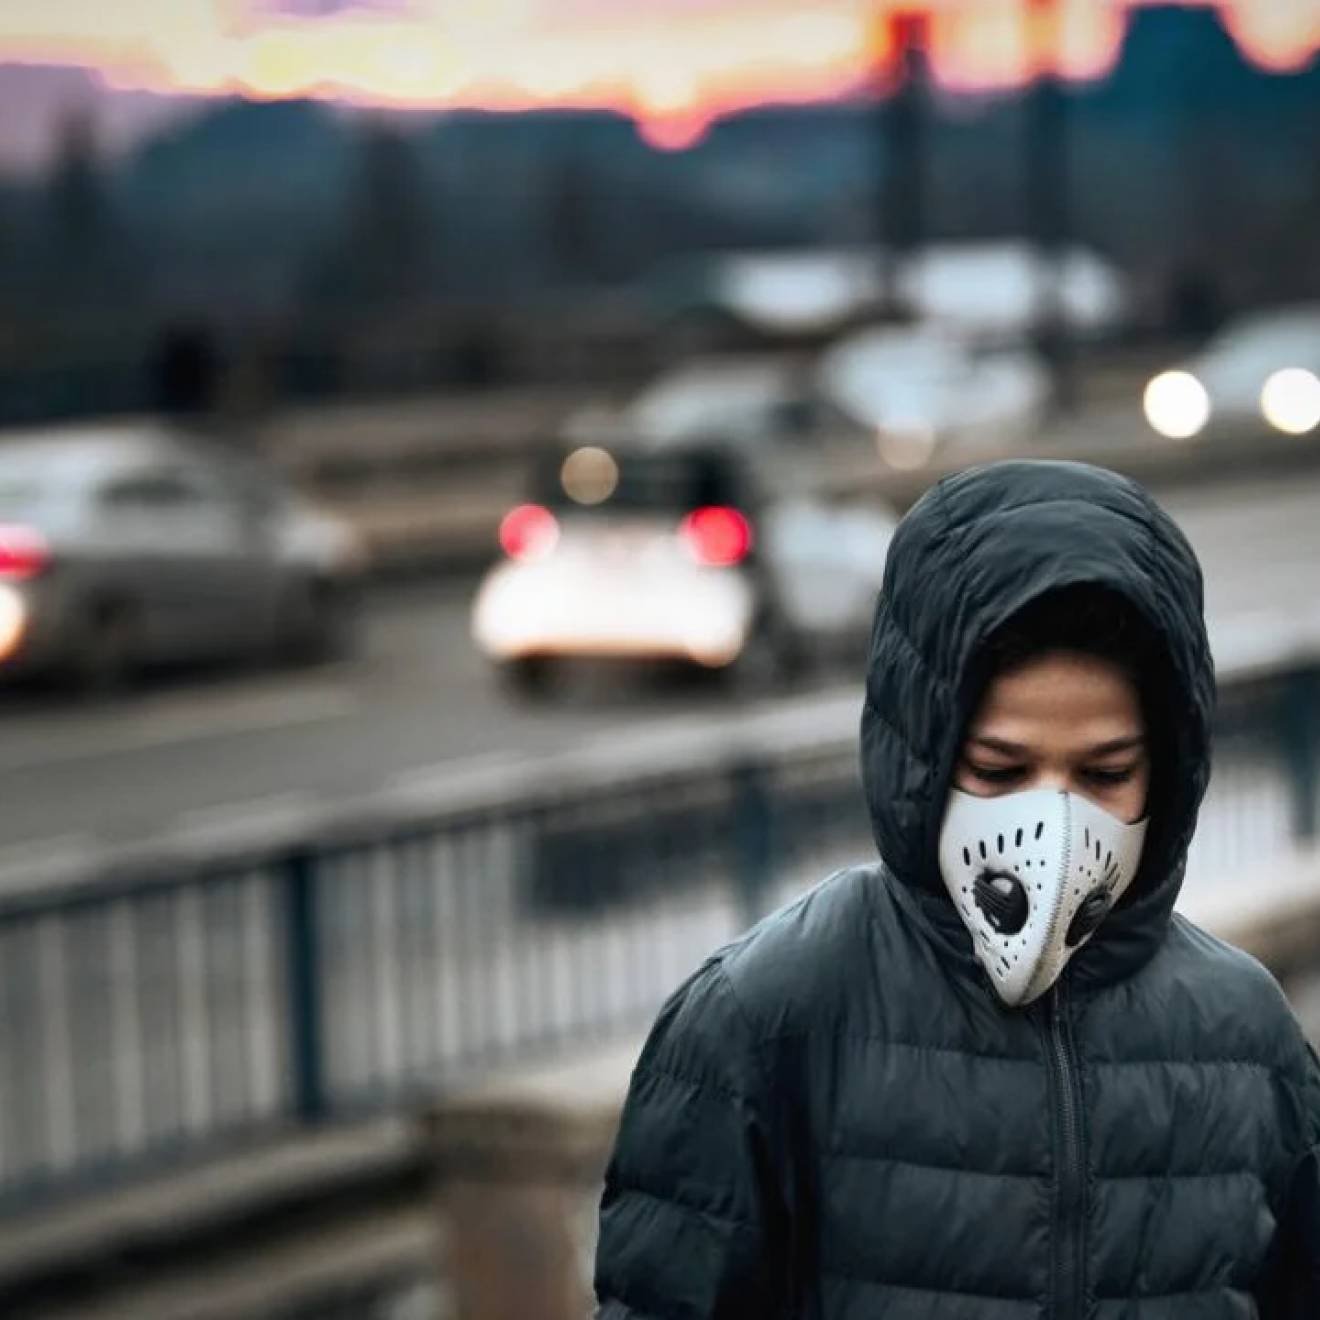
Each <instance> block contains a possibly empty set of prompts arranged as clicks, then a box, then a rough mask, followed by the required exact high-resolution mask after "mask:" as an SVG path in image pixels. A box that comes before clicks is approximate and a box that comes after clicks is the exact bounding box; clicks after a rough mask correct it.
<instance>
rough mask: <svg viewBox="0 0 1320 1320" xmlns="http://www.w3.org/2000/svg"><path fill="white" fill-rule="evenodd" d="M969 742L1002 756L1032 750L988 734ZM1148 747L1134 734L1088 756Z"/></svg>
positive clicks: (1099, 747) (974, 736) (1094, 749)
mask: <svg viewBox="0 0 1320 1320" xmlns="http://www.w3.org/2000/svg"><path fill="white" fill-rule="evenodd" d="M968 742H971V743H975V744H976V745H977V746H978V747H983V748H985V750H986V751H988V752H998V753H999V755H1000V756H1026V755H1028V754H1029V753H1030V751H1031V748H1029V747H1027V746H1025V745H1024V744H1022V743H1015V742H1009V741H1008V740H1007V739H1006V738H995V737H993V736H992V735H990V734H986V733H974V734H972V736H971V737H970V738H969V739H968ZM1145 745H1146V738H1145V735H1144V734H1140V733H1134V734H1130V735H1129V736H1127V737H1125V738H1111V739H1110V740H1109V741H1108V742H1103V743H1097V744H1096V745H1095V746H1094V747H1088V748H1087V749H1086V754H1087V756H1098V757H1105V756H1117V755H1118V754H1119V753H1120V752H1134V751H1136V750H1137V749H1138V748H1141V747H1144V746H1145Z"/></svg>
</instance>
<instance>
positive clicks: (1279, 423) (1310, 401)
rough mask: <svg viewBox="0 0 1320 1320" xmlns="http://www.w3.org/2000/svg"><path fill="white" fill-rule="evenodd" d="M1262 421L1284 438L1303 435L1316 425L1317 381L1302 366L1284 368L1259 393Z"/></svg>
mask: <svg viewBox="0 0 1320 1320" xmlns="http://www.w3.org/2000/svg"><path fill="white" fill-rule="evenodd" d="M1260 411H1261V413H1262V415H1263V416H1264V418H1265V420H1266V421H1267V422H1269V424H1270V425H1271V426H1272V427H1274V428H1275V430H1278V431H1283V432H1284V433H1285V434H1287V435H1305V434H1306V433H1307V432H1308V431H1314V430H1315V428H1316V427H1317V426H1320V379H1317V378H1316V376H1315V374H1314V373H1313V372H1310V371H1307V370H1306V369H1305V368H1304V367H1284V368H1283V370H1281V371H1276V372H1275V373H1274V374H1273V375H1272V376H1271V377H1270V378H1269V380H1267V381H1266V382H1265V385H1264V388H1263V389H1262V390H1261V392H1260Z"/></svg>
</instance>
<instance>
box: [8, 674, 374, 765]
mask: <svg viewBox="0 0 1320 1320" xmlns="http://www.w3.org/2000/svg"><path fill="white" fill-rule="evenodd" d="M362 706H363V700H362V697H361V696H360V695H359V694H357V693H354V692H349V691H344V690H322V691H311V692H296V691H295V692H289V693H279V694H275V693H271V694H264V695H261V696H258V697H246V698H241V699H239V698H235V699H232V700H231V701H230V702H229V703H228V704H227V705H225V706H221V707H216V706H211V707H209V708H205V709H195V710H182V709H179V710H169V711H166V712H164V713H163V714H158V715H156V716H155V717H154V718H151V717H148V718H147V719H146V720H145V721H144V720H141V719H140V718H137V717H135V716H134V715H133V714H132V713H131V712H126V713H125V715H124V716H123V717H122V722H117V724H116V727H113V728H98V729H94V730H90V731H74V730H70V729H61V730H59V731H58V732H57V734H56V735H55V736H52V735H51V734H42V733H40V732H39V731H37V730H35V729H34V730H32V731H31V732H30V733H29V736H28V746H26V747H24V748H22V749H21V750H17V749H14V750H11V754H10V755H9V756H7V757H4V758H0V774H18V773H22V772H24V771H29V770H34V769H40V768H42V767H46V766H55V765H66V764H69V763H71V762H75V761H90V760H95V759H98V758H101V757H110V756H121V755H128V754H131V753H133V752H141V751H150V750H152V749H155V748H160V747H170V746H175V745H181V744H185V743H190V742H200V741H204V740H207V739H212V738H228V737H234V736H240V735H245V734H251V733H260V732H262V731H263V730H267V729H270V730H275V729H282V728H289V727H292V726H295V725H299V724H318V723H323V722H327V721H330V720H335V719H343V718H345V717H347V716H349V715H353V714H355V713H357V712H358V711H359V710H360V709H361V708H362ZM130 721H131V722H130Z"/></svg>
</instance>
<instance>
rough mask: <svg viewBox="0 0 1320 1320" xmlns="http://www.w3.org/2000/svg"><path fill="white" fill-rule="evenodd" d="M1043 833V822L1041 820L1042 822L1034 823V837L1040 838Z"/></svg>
mask: <svg viewBox="0 0 1320 1320" xmlns="http://www.w3.org/2000/svg"><path fill="white" fill-rule="evenodd" d="M1044 833H1045V822H1044V821H1043V820H1042V821H1037V822H1036V837H1037V838H1038V839H1039V838H1040V836H1041V835H1042V834H1044Z"/></svg>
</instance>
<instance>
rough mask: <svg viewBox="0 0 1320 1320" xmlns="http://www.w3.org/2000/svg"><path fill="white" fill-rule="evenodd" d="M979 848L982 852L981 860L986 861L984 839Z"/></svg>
mask: <svg viewBox="0 0 1320 1320" xmlns="http://www.w3.org/2000/svg"><path fill="white" fill-rule="evenodd" d="M977 847H978V848H980V850H981V860H982V861H985V840H984V839H982V840H981V842H980V843H979V844H977Z"/></svg>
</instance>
